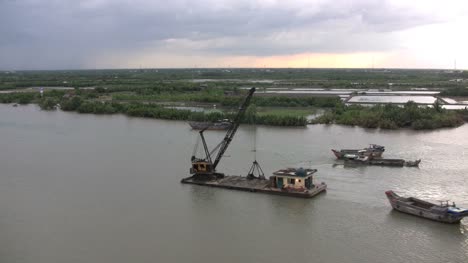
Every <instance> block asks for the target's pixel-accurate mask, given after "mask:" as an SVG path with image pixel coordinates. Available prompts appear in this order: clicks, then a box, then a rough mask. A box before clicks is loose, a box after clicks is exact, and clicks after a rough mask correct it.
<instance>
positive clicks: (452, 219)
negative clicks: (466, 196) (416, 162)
mask: <svg viewBox="0 0 468 263" xmlns="http://www.w3.org/2000/svg"><path fill="white" fill-rule="evenodd" d="M385 194H386V195H387V198H388V200H389V202H390V205H391V206H392V208H393V209H394V210H396V211H399V212H402V213H406V214H410V215H414V216H417V217H422V218H426V219H430V220H433V221H437V222H442V223H449V224H456V223H459V222H460V221H461V220H462V219H463V217H465V216H467V215H468V213H461V214H458V215H456V214H451V213H449V212H447V211H445V210H443V207H441V206H438V205H436V204H432V203H429V202H425V201H422V200H419V199H415V198H402V197H400V196H398V195H397V194H395V193H394V192H393V191H387V192H385ZM415 201H416V202H418V201H419V202H421V203H423V204H424V205H425V206H427V208H422V207H418V206H416V205H413V204H414V203H415ZM412 203H413V204H412ZM430 206H432V207H436V208H441V209H439V210H437V209H430V208H429V207H430Z"/></svg>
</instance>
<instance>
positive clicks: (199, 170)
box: [190, 160, 215, 174]
mask: <svg viewBox="0 0 468 263" xmlns="http://www.w3.org/2000/svg"><path fill="white" fill-rule="evenodd" d="M214 171H215V170H214V168H213V164H212V163H210V162H206V161H204V160H203V161H194V162H192V167H190V173H191V174H212V173H214Z"/></svg>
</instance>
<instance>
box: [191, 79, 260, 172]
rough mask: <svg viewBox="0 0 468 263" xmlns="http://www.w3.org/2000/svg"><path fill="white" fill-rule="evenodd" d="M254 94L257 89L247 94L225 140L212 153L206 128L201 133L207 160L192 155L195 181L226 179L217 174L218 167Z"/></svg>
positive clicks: (252, 89) (192, 170)
mask: <svg viewBox="0 0 468 263" xmlns="http://www.w3.org/2000/svg"><path fill="white" fill-rule="evenodd" d="M254 92H255V88H251V89H250V90H249V93H248V94H247V96H246V97H245V99H244V101H243V102H242V104H241V106H240V107H239V111H238V112H237V115H236V117H235V118H234V121H233V123H232V125H231V127H230V128H229V130H228V131H227V133H226V135H225V136H224V139H223V140H222V141H221V142H220V143H219V144H218V145H217V146H216V147H215V148H214V149H213V150H212V151H211V152H210V151H209V150H208V146H207V145H206V140H205V136H204V135H203V132H204V131H205V130H206V128H205V129H202V130H201V131H200V138H201V141H202V143H203V149H204V151H205V158H197V157H195V153H194V154H193V155H192V158H191V161H192V167H190V174H193V178H194V179H199V180H213V179H217V178H222V177H224V174H222V173H217V172H216V166H218V164H219V161H221V158H222V157H223V154H224V153H225V152H226V150H227V148H228V146H229V144H230V143H231V141H232V138H233V137H234V135H235V134H236V131H237V128H239V125H240V122H241V120H242V118H243V117H244V114H245V111H246V110H247V107H248V106H249V104H250V100H251V99H252V96H253V94H254ZM216 151H217V154H216V157H215V159H214V161H213V159H212V156H213V155H214V154H215V152H216Z"/></svg>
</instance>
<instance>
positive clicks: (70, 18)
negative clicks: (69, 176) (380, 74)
mask: <svg viewBox="0 0 468 263" xmlns="http://www.w3.org/2000/svg"><path fill="white" fill-rule="evenodd" d="M467 14H468V1H466V0H445V1H441V0H440V1H432V0H411V1H407V0H382V1H379V0H355V1H351V0H348V1H346V0H298V1H295V0H288V1H285V0H278V1H276V0H191V1H186V0H0V70H1V69H3V70H11V69H15V70H20V69H85V68H91V69H94V68H139V67H143V68H149V67H151V68H162V67H169V68H172V67H200V68H201V67H339V68H343V67H372V66H374V67H376V68H378V67H391V68H454V64H455V60H456V64H457V68H468V33H467V32H468V31H467V30H468V29H467V28H468V15H467Z"/></svg>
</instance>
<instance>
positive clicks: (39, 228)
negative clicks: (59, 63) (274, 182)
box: [0, 105, 468, 263]
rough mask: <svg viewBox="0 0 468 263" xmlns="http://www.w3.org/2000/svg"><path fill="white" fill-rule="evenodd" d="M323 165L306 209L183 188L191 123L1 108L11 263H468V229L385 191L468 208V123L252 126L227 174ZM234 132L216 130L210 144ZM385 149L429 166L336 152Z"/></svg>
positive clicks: (0, 197)
mask: <svg viewBox="0 0 468 263" xmlns="http://www.w3.org/2000/svg"><path fill="white" fill-rule="evenodd" d="M255 134H256V145H257V160H258V161H259V163H260V164H261V165H262V168H263V169H264V171H265V173H266V174H268V175H269V174H271V173H272V172H273V171H275V170H277V169H280V168H284V167H288V166H303V167H312V168H317V169H318V170H319V171H318V173H317V176H316V180H317V181H325V182H326V183H327V184H328V191H327V193H326V194H322V195H319V196H317V197H316V198H314V199H298V198H291V197H282V196H272V195H266V194H258V193H247V192H238V191H231V190H226V189H213V188H206V187H203V186H193V185H183V184H180V179H181V178H183V177H186V176H188V169H189V165H190V156H191V155H192V151H193V146H194V144H195V142H196V138H197V133H196V132H195V131H192V130H191V129H190V128H189V126H188V125H187V124H186V123H185V122H179V121H163V120H152V119H142V118H129V117H125V116H122V115H115V116H97V115H80V114H76V113H65V112H61V111H52V112H46V111H41V110H39V109H38V108H37V107H36V106H32V105H30V106H19V107H12V106H11V105H0V138H1V139H0V149H1V150H0V262H1V263H56V262H57V263H58V262H67V263H75V262H76V263H78V262H80V263H81V262H86V263H94V262H96V263H98V262H99V263H103V262H112V263H123V262H125V263H127V262H200V263H201V262H203V263H205V262H233V263H234V262H236V263H237V262H268V263H275V262H278V263H279V262H331V263H335V262H336V263H338V262H359V263H362V262H369V263H377V262H386V263H391V262H395V263H396V262H402V263H403V262H426V263H429V262H434V263H440V262H456V263H458V262H459V263H464V262H465V263H466V262H468V219H465V220H463V221H462V223H461V224H456V225H448V224H442V223H438V222H432V221H429V220H425V219H421V218H418V217H414V216H410V215H406V214H401V213H398V212H395V211H392V210H391V207H390V205H389V204H388V201H387V200H386V197H385V194H384V191H386V190H389V189H393V190H395V191H396V192H397V193H400V194H402V195H413V196H417V197H421V198H424V199H428V200H433V201H436V200H445V199H450V200H452V201H455V202H456V204H457V205H459V206H461V207H468V162H467V160H468V125H464V126H461V127H459V128H455V129H444V130H437V131H428V132H415V131H410V130H399V131H378V130H366V129H362V128H356V127H343V126H337V125H331V126H324V125H314V126H309V127H307V128H276V127H266V126H258V127H254V126H241V127H240V128H239V130H238V133H237V134H236V137H235V138H234V140H233V142H232V144H231V146H230V148H229V149H228V151H227V152H226V154H225V155H226V156H225V157H224V159H223V160H221V162H220V165H219V167H218V170H219V171H223V172H225V173H227V174H244V175H245V174H246V173H247V171H248V169H249V168H250V164H251V163H252V161H253V158H254V157H253V153H252V149H253V145H254V135H255ZM223 135H224V133H223V132H216V131H213V132H206V137H207V139H208V143H209V145H210V146H214V144H215V143H216V142H217V141H219V140H220V139H221V138H222V137H223ZM368 143H378V144H382V145H385V146H386V152H385V156H386V157H389V158H390V157H395V158H403V159H409V160H414V159H419V158H421V159H422V162H421V165H420V168H388V167H344V166H343V165H341V164H338V165H334V163H335V162H336V161H335V159H334V156H333V155H332V152H331V151H330V149H331V148H358V147H363V146H365V145H367V144H368Z"/></svg>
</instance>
